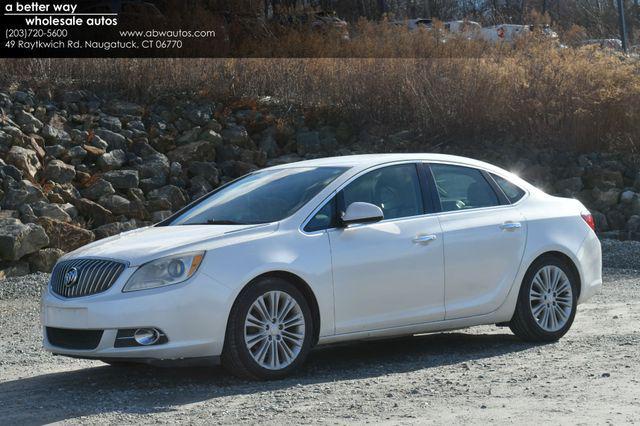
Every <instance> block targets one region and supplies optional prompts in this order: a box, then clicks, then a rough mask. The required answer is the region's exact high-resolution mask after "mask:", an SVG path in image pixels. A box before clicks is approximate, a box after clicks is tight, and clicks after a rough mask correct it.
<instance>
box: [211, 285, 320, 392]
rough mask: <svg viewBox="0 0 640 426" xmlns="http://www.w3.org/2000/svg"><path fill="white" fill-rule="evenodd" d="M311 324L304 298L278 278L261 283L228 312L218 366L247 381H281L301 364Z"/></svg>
mask: <svg viewBox="0 0 640 426" xmlns="http://www.w3.org/2000/svg"><path fill="white" fill-rule="evenodd" d="M312 338H313V324H312V316H311V310H310V309H309V304H308V303H307V301H306V299H305V298H304V296H303V295H302V294H301V293H300V291H298V289H297V288H296V287H295V286H294V285H293V284H291V283H289V282H288V281H285V280H283V279H280V278H267V279H264V280H260V281H258V282H256V283H254V284H252V285H250V286H249V287H248V288H247V289H245V290H244V291H243V292H242V293H241V294H240V296H238V299H237V300H236V303H235V304H234V306H233V308H232V309H231V314H230V316H229V323H228V324H227V332H226V337H225V345H224V349H223V351H222V363H223V365H224V367H225V368H227V369H228V370H229V371H230V372H231V373H232V374H234V375H237V376H240V377H244V378H249V379H262V380H265V379H280V378H283V377H286V376H288V375H290V374H291V373H293V372H294V371H295V370H296V369H297V368H299V367H300V365H302V363H304V360H305V359H306V357H307V354H308V353H309V351H310V349H311V342H312Z"/></svg>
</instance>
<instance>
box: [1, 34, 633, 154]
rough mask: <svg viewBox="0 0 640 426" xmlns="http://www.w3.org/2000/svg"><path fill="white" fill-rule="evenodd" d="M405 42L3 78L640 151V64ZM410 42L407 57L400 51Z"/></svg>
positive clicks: (35, 68) (11, 67) (24, 68)
mask: <svg viewBox="0 0 640 426" xmlns="http://www.w3.org/2000/svg"><path fill="white" fill-rule="evenodd" d="M367 28H369V27H365V28H364V30H363V31H365V30H367ZM385 28H386V27H385ZM385 28H383V30H384V31H387V30H388V28H387V29H385ZM407 35H408V33H404V32H400V33H399V34H396V35H395V36H394V35H393V34H386V36H385V34H384V33H382V35H380V34H378V33H376V32H372V33H371V34H369V35H366V34H365V36H362V37H361V39H360V40H354V41H353V43H351V44H348V47H344V48H343V47H339V46H344V45H345V43H344V42H342V41H337V40H335V39H333V40H334V42H335V43H337V46H338V47H334V48H332V47H331V46H330V45H329V44H330V43H328V42H327V43H326V44H325V45H317V46H315V47H314V45H313V43H319V41H318V40H325V42H326V40H327V37H318V36H317V35H315V36H314V35H308V37H309V40H302V41H298V42H297V43H295V42H294V41H293V40H292V39H291V40H287V39H286V38H285V39H283V40H284V42H283V43H280V44H279V45H287V43H288V45H289V49H290V50H289V52H288V53H292V51H295V49H299V52H298V53H300V54H303V55H304V53H305V52H307V51H310V50H309V49H314V48H315V49H319V50H321V51H323V50H322V49H325V50H324V51H326V52H327V53H331V52H333V53H336V52H337V53H339V54H337V55H332V56H349V54H348V53H349V52H351V53H353V52H356V53H357V52H362V51H369V52H371V53H375V55H370V56H377V57H375V58H374V57H372V58H358V59H355V58H335V57H334V58H315V59H310V58H307V59H282V58H281V59H259V58H256V59H119V60H114V59H31V60H16V59H13V60H11V59H5V60H2V62H0V65H1V66H2V70H3V73H2V74H1V75H0V77H2V78H3V80H5V81H4V84H7V83H15V82H21V81H22V82H28V83H29V84H31V85H34V84H35V85H39V86H52V87H56V88H57V89H61V88H65V87H72V88H86V89H90V90H94V91H112V92H119V93H121V94H122V93H124V94H126V96H128V97H132V98H137V99H144V100H149V99H154V98H157V97H160V96H163V95H166V94H168V93H172V92H188V93H196V94H198V95H202V96H210V97H214V98H216V99H223V98H237V97H253V96H262V95H271V96H275V97H277V98H281V99H283V100H285V101H287V102H290V103H292V104H295V105H297V106H300V107H302V108H309V109H316V110H318V109H320V110H322V111H328V112H329V113H337V114H336V115H339V116H340V117H341V118H345V119H349V120H351V121H352V122H354V123H355V124H362V123H365V122H366V123H375V124H378V125H381V126H384V127H385V128H387V129H389V131H393V130H396V129H403V128H410V129H416V130H419V131H421V132H422V133H423V134H424V135H425V139H428V140H431V141H433V140H441V139H443V140H451V141H453V140H473V139H476V138H484V139H486V138H504V137H505V136H510V138H512V139H522V140H527V141H530V142H531V143H532V144H545V143H548V144H555V145H559V146H562V147H563V148H569V149H578V150H610V149H614V150H618V151H624V152H635V147H636V146H637V145H638V143H637V141H638V140H640V75H638V62H637V61H636V60H632V59H629V58H623V57H620V56H617V55H613V54H609V53H603V52H599V51H597V50H593V49H592V50H589V49H581V50H576V49H559V48H556V47H554V46H552V45H551V44H548V43H545V42H540V41H531V42H527V43H523V44H522V45H521V46H519V47H518V48H517V49H511V48H505V47H503V48H492V47H489V46H487V45H482V44H479V43H473V42H469V41H467V40H452V41H450V42H448V43H445V45H446V46H445V47H442V46H440V44H441V43H440V44H438V43H436V42H435V41H434V42H433V43H431V44H429V43H426V44H424V45H422V46H419V45H418V44H416V42H415V41H411V40H410V39H406V38H405V37H407ZM422 36H423V38H424V39H426V38H431V39H433V36H432V35H429V34H423V35H422ZM385 37H388V38H391V39H392V40H394V41H395V43H391V42H389V41H388V40H387V38H385ZM394 37H395V38H394ZM403 40H405V41H406V45H404V46H405V47H406V49H405V47H402V48H399V47H398V46H403V44H402V41H403ZM432 41H433V40H432ZM407 46H408V47H407ZM438 46H440V47H438ZM245 47H246V48H247V49H249V50H250V46H249V45H247V46H245ZM273 49H275V50H274V51H273V52H271V53H278V52H277V49H278V47H277V46H276V47H273ZM340 49H350V50H349V51H347V50H340ZM367 49H368V50H367ZM412 49H413V50H414V53H415V49H423V51H422V54H420V55H417V56H420V57H421V58H420V59H416V58H414V57H408V56H413V55H410V53H411V51H412ZM434 49H440V50H434ZM378 53H379V54H378ZM396 56H400V58H398V57H396ZM380 57H385V58H386V59H381V58H380Z"/></svg>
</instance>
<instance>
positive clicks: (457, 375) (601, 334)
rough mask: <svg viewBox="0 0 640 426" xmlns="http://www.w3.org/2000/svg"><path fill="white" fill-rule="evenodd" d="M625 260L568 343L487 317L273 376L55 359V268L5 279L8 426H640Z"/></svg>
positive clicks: (3, 384) (637, 305)
mask: <svg viewBox="0 0 640 426" xmlns="http://www.w3.org/2000/svg"><path fill="white" fill-rule="evenodd" d="M636 251H637V253H631V254H629V253H627V255H630V256H631V257H629V259H633V260H637V259H638V255H639V254H640V250H637V246H636ZM620 259H621V258H620V256H618V255H615V256H610V260H609V261H607V262H605V266H608V267H607V268H606V269H605V286H604V288H603V291H602V292H601V293H600V294H599V295H597V296H596V297H595V298H593V299H592V300H590V301H589V302H588V303H586V304H584V305H581V306H580V307H579V311H578V315H577V317H576V321H575V323H574V325H573V328H572V329H571V330H570V332H569V333H568V334H567V335H566V336H565V337H564V338H563V339H562V340H561V341H560V342H558V343H554V344H548V345H531V344H526V343H522V342H520V341H518V340H517V339H516V338H515V337H513V335H512V334H511V333H510V331H509V329H508V328H498V327H490V326H487V327H477V328H473V329H468V330H464V331H461V332H454V333H441V334H433V335H425V336H416V337H412V338H406V339H400V340H387V341H377V342H366V343H358V344H351V345H342V346H334V347H327V348H323V349H318V350H316V351H315V352H313V353H312V355H311V357H310V359H309V362H308V363H307V366H306V367H305V368H304V369H303V371H302V372H301V373H300V374H298V375H297V376H295V377H293V378H290V379H287V380H283V381H278V382H268V383H251V382H245V381H241V380H238V379H235V378H233V377H231V376H229V375H228V374H226V373H225V372H224V371H223V370H222V369H219V368H215V369H176V368H173V369H154V368H151V367H144V366H141V367H136V368H124V369H123V368H115V367H109V366H107V365H105V364H102V363H101V362H93V361H81V360H73V359H69V358H63V357H54V356H52V355H50V354H48V353H46V352H44V351H43V350H42V349H41V347H40V325H39V306H38V297H37V293H38V290H39V288H40V286H41V285H42V283H44V282H45V281H46V276H45V275H34V276H30V277H29V278H27V279H26V280H27V281H29V280H30V281H31V282H26V283H22V284H21V285H23V286H30V287H29V288H30V289H31V290H30V291H25V292H21V291H14V292H9V291H5V292H2V291H1V289H2V286H3V285H5V284H2V283H0V424H43V423H50V422H63V423H70V424H77V423H89V424H90V423H170V422H171V423H174V422H181V423H223V424H238V423H252V424H253V423H267V424H301V423H302V424H306V423H323V424H325V423H330V424H342V423H376V424H378V423H388V424H413V423H420V424H424V423H438V424H442V423H449V424H457V423H475V424H486V423H487V422H490V421H491V422H498V423H516V422H517V423H525V424H534V423H535V424H540V423H553V424H558V423H562V424H567V423H571V424H593V423H598V424H602V423H634V422H635V423H640V270H632V269H620V266H628V265H626V263H630V262H631V261H629V262H621V261H620ZM620 263H622V265H620ZM34 289H35V290H34Z"/></svg>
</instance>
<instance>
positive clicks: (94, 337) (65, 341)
mask: <svg viewBox="0 0 640 426" xmlns="http://www.w3.org/2000/svg"><path fill="white" fill-rule="evenodd" d="M102 332H103V330H72V329H66V328H53V327H47V340H49V343H51V344H52V345H53V346H57V347H59V348H63V349H84V350H92V349H95V348H97V347H98V345H99V344H100V339H102Z"/></svg>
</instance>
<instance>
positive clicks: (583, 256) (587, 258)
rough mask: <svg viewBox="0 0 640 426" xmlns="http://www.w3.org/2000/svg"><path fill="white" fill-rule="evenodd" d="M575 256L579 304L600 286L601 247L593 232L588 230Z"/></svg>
mask: <svg viewBox="0 0 640 426" xmlns="http://www.w3.org/2000/svg"><path fill="white" fill-rule="evenodd" d="M577 257H578V265H579V268H580V281H581V284H582V286H581V289H580V298H579V299H578V303H579V304H580V303H584V302H586V301H587V300H589V299H590V298H592V297H593V296H594V295H595V294H596V293H598V291H599V290H600V289H601V288H602V248H601V245H600V240H598V237H597V236H596V234H595V233H594V232H589V235H588V236H587V238H585V240H584V242H583V243H582V246H581V247H580V250H578V255H577Z"/></svg>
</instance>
